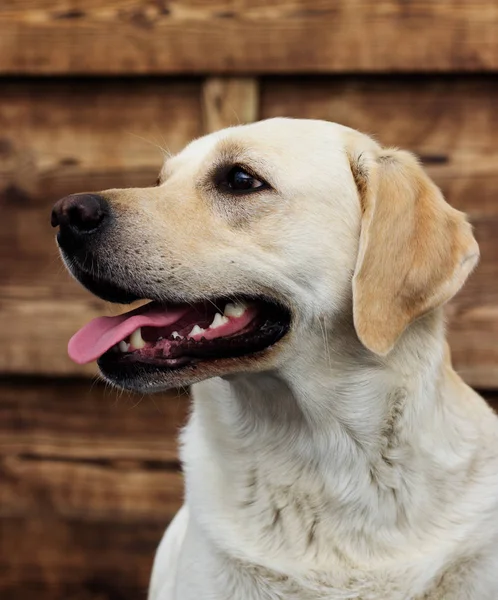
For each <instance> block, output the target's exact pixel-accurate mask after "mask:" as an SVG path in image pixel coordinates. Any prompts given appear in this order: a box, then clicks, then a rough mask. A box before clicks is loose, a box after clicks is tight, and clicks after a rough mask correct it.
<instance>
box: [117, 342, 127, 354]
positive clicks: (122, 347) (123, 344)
mask: <svg viewBox="0 0 498 600" xmlns="http://www.w3.org/2000/svg"><path fill="white" fill-rule="evenodd" d="M118 348H119V349H120V350H121V352H128V350H129V349H130V344H127V343H126V342H125V341H124V340H122V341H121V342H119V344H118Z"/></svg>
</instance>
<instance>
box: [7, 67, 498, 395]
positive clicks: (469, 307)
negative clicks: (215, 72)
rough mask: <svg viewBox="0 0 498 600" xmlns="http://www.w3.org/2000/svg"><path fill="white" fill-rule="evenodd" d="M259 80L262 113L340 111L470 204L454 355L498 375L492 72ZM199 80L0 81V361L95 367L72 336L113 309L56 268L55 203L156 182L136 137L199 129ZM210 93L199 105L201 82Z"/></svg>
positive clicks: (480, 377) (157, 159)
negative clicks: (74, 354) (478, 256)
mask: <svg viewBox="0 0 498 600" xmlns="http://www.w3.org/2000/svg"><path fill="white" fill-rule="evenodd" d="M210 85H211V86H212V88H211V91H212V89H213V87H214V88H215V89H216V86H214V84H212V83H211V84H210ZM217 85H218V84H217ZM260 86H261V102H260V108H259V109H258V110H260V112H261V116H262V117H263V118H266V117H272V116H277V115H287V116H295V117H308V118H322V119H329V120H335V121H339V122H342V123H344V124H346V125H350V126H352V127H355V128H357V129H360V130H363V131H366V132H369V133H371V134H373V135H375V136H376V137H377V139H379V140H380V141H382V142H383V143H385V144H386V145H397V146H400V147H405V148H409V149H411V150H413V151H415V152H417V153H418V154H419V155H421V156H422V158H423V160H424V162H425V163H426V165H427V168H428V170H429V173H430V174H431V175H432V176H433V178H434V179H435V181H436V182H437V183H438V184H439V185H440V186H441V187H442V189H443V191H444V193H445V194H446V197H447V198H448V200H449V201H450V203H451V204H453V205H454V206H456V207H457V208H460V209H462V210H465V211H467V212H469V214H470V216H471V218H472V220H473V222H474V225H475V227H476V234H477V237H478V240H479V242H480V244H481V250H482V260H481V264H480V266H479V268H478V270H477V272H476V273H475V274H474V275H473V276H472V278H471V279H470V281H469V283H468V285H467V286H466V287H465V288H464V291H463V292H462V294H460V296H459V297H458V298H457V301H456V303H455V304H454V305H453V307H452V308H451V310H450V317H451V319H452V322H451V326H452V330H451V332H450V333H451V342H452V346H453V348H454V353H455V363H456V366H457V368H458V369H459V370H460V371H461V372H462V374H463V375H464V376H465V378H466V379H467V380H468V381H469V382H471V383H473V384H474V385H479V386H483V387H488V386H498V371H497V367H498V336H497V335H496V334H495V332H496V327H497V324H498V314H497V306H498V288H497V285H496V283H495V282H496V281H498V272H497V271H498V262H497V260H496V257H497V256H498V236H497V235H496V232H497V231H498V222H497V218H498V202H497V198H498V174H497V171H496V166H495V165H496V164H497V161H498V149H497V145H496V139H498V117H497V113H496V110H495V105H496V98H497V97H498V82H497V81H496V80H495V78H494V77H493V78H492V77H467V78H462V77H455V78H453V77H451V78H450V77H447V78H444V79H439V78H424V79H423V80H421V79H419V78H417V77H409V78H406V77H405V78H395V79H393V78H382V77H381V78H371V77H366V78H361V77H333V78H315V77H308V78H303V77H299V78H278V79H275V78H263V80H262V81H261V84H260ZM201 89H202V88H201V81H200V80H171V81H167V82H164V81H162V80H157V81H156V80H153V81H152V80H151V81H148V80H146V81H142V80H130V81H119V80H118V81H114V82H105V83H104V82H102V81H98V80H87V81H86V80H85V81H68V82H64V81H48V80H37V81H34V82H32V83H25V82H16V81H11V82H9V83H8V84H6V85H4V88H3V89H2V95H1V96H0V131H1V132H2V133H1V134H0V151H1V152H3V155H2V156H3V157H5V160H4V161H0V201H1V203H2V207H3V208H4V210H3V213H2V216H3V218H2V220H1V221H0V327H1V328H2V331H3V332H4V336H5V339H8V340H11V343H9V344H8V345H7V344H3V345H1V346H0V371H3V372H4V373H25V372H29V373H40V374H57V373H60V374H66V375H67V374H79V375H81V374H83V373H87V374H92V373H94V372H95V368H94V367H89V368H82V367H79V366H76V365H73V364H72V363H71V362H70V361H69V360H68V359H67V357H66V345H67V340H68V339H69V337H70V336H71V335H72V334H73V333H74V331H75V330H76V329H77V328H78V327H79V326H80V325H82V324H83V323H84V322H86V321H88V320H89V319H90V318H92V317H93V316H96V315H97V314H109V313H111V314H112V313H113V312H114V313H115V311H116V310H117V308H116V307H113V308H107V307H106V306H104V304H103V303H101V302H99V301H98V300H96V299H94V298H93V297H92V296H91V295H90V294H88V293H87V292H86V291H84V290H81V289H80V288H79V286H78V285H77V284H76V283H75V282H74V281H72V280H71V279H70V278H69V276H68V275H67V274H66V273H65V272H64V269H63V268H62V266H61V265H60V261H59V259H58V256H57V251H56V248H55V244H54V241H53V231H52V230H51V228H50V227H49V226H48V215H49V212H50V208H51V206H52V204H53V202H54V201H55V200H56V199H57V197H60V196H63V195H65V194H68V193H72V192H76V191H83V190H85V189H105V188H108V187H120V186H133V185H138V186H143V185H147V184H148V183H149V182H150V183H152V182H153V181H154V179H155V177H156V174H157V172H158V169H159V166H160V163H161V160H162V155H161V151H158V150H157V148H155V147H154V146H153V145H151V144H148V143H146V142H144V141H143V140H142V139H140V138H148V139H151V141H152V142H154V143H158V144H164V143H163V142H162V137H163V134H164V137H166V141H167V142H168V145H169V146H170V147H171V150H172V151H176V150H178V149H180V148H181V147H182V146H183V145H184V144H185V143H186V142H187V141H188V140H189V139H190V138H192V137H195V136H197V135H200V134H201V132H202V130H203V128H204V126H205V122H203V120H202V114H201V105H202V104H201V100H200V98H201ZM238 89H239V90H240V89H241V88H240V87H239V88H238ZM204 93H205V97H204V105H205V104H206V94H207V92H206V88H204ZM210 93H211V92H210ZM232 93H233V95H234V96H237V97H238V98H239V99H238V100H237V102H240V103H241V105H243V104H244V99H245V95H244V94H238V92H237V93H235V92H233V89H232V90H231V91H230V90H228V91H227V89H226V88H224V91H223V92H222V93H221V97H222V99H223V100H222V103H221V105H220V106H221V109H220V111H219V113H217V115H218V116H216V119H220V122H221V119H230V116H229V110H228V109H227V108H226V107H227V106H228V105H229V103H228V102H227V101H226V98H228V97H229V96H230V95H231V94H232ZM212 97H216V95H215V94H214V93H213V94H212V95H211V96H210V98H211V100H210V102H211V104H212V106H214V105H215V104H216V102H215V101H212ZM248 105H251V106H254V103H252V102H251V103H248ZM244 110H245V109H244ZM251 110H253V109H251ZM244 114H246V113H245V112H244ZM227 115H228V116H227ZM213 122H214V121H213ZM209 127H211V126H209ZM127 132H132V133H135V134H136V135H138V136H140V137H136V136H134V135H129V134H128V133H127Z"/></svg>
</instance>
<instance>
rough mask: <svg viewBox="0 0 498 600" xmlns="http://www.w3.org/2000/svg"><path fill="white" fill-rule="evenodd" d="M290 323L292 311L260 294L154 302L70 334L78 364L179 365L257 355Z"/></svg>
mask: <svg viewBox="0 0 498 600" xmlns="http://www.w3.org/2000/svg"><path fill="white" fill-rule="evenodd" d="M289 326H290V314H289V312H288V311H287V310H286V309H285V308H283V307H281V306H279V305H277V304H276V303H274V302H271V301H268V300H266V299H261V298H259V299H249V298H237V300H226V299H220V300H212V301H202V302H197V303H194V304H170V305H163V304H159V303H156V302H151V303H149V304H146V305H144V306H142V307H140V308H138V309H135V310H132V311H130V312H128V313H125V314H123V315H119V316H117V317H99V318H97V319H94V320H93V321H91V322H90V323H89V324H88V325H86V326H85V327H83V329H81V330H80V331H78V332H77V333H76V334H75V335H74V336H73V337H72V339H71V340H70V342H69V355H70V357H71V358H72V359H73V360H74V361H75V362H77V363H79V364H84V363H88V362H91V361H94V360H98V361H99V365H100V366H101V367H102V366H103V365H106V366H111V365H112V364H115V365H116V366H118V365H120V366H123V367H124V366H125V365H126V364H129V365H130V366H132V364H143V365H146V364H148V365H154V366H156V367H163V368H167V369H178V368H181V367H184V366H187V365H189V364H193V363H196V362H200V361H212V360H217V359H223V358H231V357H240V356H245V355H249V354H254V353H257V352H259V351H262V350H264V349H266V348H268V347H270V346H272V345H273V344H275V343H276V342H277V341H278V340H279V339H280V338H282V337H283V336H284V335H285V333H286V332H287V331H288V329H289Z"/></svg>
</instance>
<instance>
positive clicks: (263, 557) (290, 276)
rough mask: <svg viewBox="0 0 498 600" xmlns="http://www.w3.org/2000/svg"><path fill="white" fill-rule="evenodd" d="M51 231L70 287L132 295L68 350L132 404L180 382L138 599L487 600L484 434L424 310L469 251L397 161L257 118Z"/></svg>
mask: <svg viewBox="0 0 498 600" xmlns="http://www.w3.org/2000/svg"><path fill="white" fill-rule="evenodd" d="M52 222H53V225H54V226H59V233H58V242H59V245H60V247H61V250H62V254H63V257H64V260H65V261H66V264H67V265H68V267H69V269H70V270H71V272H72V273H73V275H74V276H75V277H76V278H77V279H78V280H79V281H80V282H81V283H82V284H83V285H84V286H86V287H87V288H88V289H89V290H91V291H92V292H94V293H95V294H97V295H98V296H101V297H102V298H106V299H108V300H111V301H117V302H131V301H134V300H138V299H149V300H151V303H149V304H146V305H144V306H142V307H140V308H138V309H135V310H134V311H131V312H129V313H127V314H125V315H123V316H121V317H114V318H109V317H108V318H99V319H96V320H95V321H92V323H90V324H89V325H87V326H86V327H85V328H83V329H82V330H81V331H80V332H78V333H77V334H76V335H75V336H74V337H73V338H72V340H71V342H70V345H69V352H70V355H71V356H72V358H73V359H74V360H75V361H77V362H79V363H85V362H89V361H92V360H96V359H97V360H98V363H99V366H100V369H101V371H102V373H103V375H104V377H105V378H106V379H107V380H108V381H110V382H112V383H114V384H115V385H117V386H119V387H124V388H128V389H133V390H139V391H141V392H160V391H161V390H165V389H167V388H170V387H172V386H178V385H181V386H186V385H192V384H194V385H192V397H193V409H192V414H191V417H190V420H189V423H188V425H187V427H186V428H185V430H184V431H183V434H182V443H181V458H182V462H183V465H184V470H185V480H186V498H185V506H184V508H183V509H182V510H181V511H180V513H179V514H178V515H177V517H176V518H175V520H174V522H173V523H172V525H171V526H170V528H169V529H168V531H167V532H166V534H165V537H164V539H163V541H162V543H161V546H160V548H159V551H158V553H157V556H156V561H155V566H154V571H153V576H152V582H151V587H150V598H151V600H199V599H201V598H202V599H203V600H239V599H240V600H263V599H264V600H277V599H278V600H283V599H286V600H290V599H292V600H346V599H348V600H350V599H356V600H360V599H361V600H408V599H414V600H415V599H417V600H436V599H437V600H443V599H445V600H446V599H452V600H464V599H465V600H469V599H475V600H496V599H497V598H498V421H497V419H496V417H495V416H494V414H493V413H492V411H491V410H490V409H489V408H488V407H487V405H486V404H485V402H484V401H483V400H482V399H481V398H480V397H479V396H478V395H477V394H476V393H474V392H473V391H472V390H471V389H470V388H469V387H467V386H466V385H465V384H464V383H463V382H462V380H461V379H460V378H459V376H458V375H457V374H456V373H455V372H454V371H453V369H452V366H451V363H450V358H449V352H448V350H447V346H446V343H445V331H444V322H443V316H442V309H441V307H442V306H443V304H444V303H445V302H446V301H447V300H449V299H450V298H451V297H452V296H453V295H454V294H455V293H456V292H457V291H458V289H459V288H460V287H461V286H462V284H463V283H464V281H465V279H466V277H467V276H468V274H469V273H470V272H471V270H472V269H473V267H474V266H475V265H476V263H477V260H478V247H477V244H476V242H475V240H474V237H473V235H472V231H471V227H470V226H469V224H468V222H467V221H466V219H465V216H464V215H463V214H462V213H460V212H458V211H456V210H454V209H453V208H451V207H450V206H449V205H448V204H447V203H446V202H445V201H444V199H443V197H442V195H441V193H440V192H439V190H438V188H437V187H436V186H435V185H434V184H433V183H432V182H431V181H430V180H429V178H428V177H427V175H426V174H425V173H424V171H423V169H422V168H421V167H420V165H419V164H418V162H417V160H416V159H415V158H414V157H413V156H412V155H411V154H409V153H407V152H402V151H398V150H392V149H384V148H382V147H380V146H379V145H378V144H377V143H375V142H374V141H373V140H372V139H370V138H369V137H367V136H365V135H363V134H361V133H358V132H356V131H354V130H351V129H349V128H346V127H342V126H340V125H336V124H333V123H326V122H322V121H305V120H291V119H273V120H269V121H263V122H260V123H256V124H253V125H248V126H241V127H234V128H231V129H227V130H223V131H220V132H218V133H215V134H212V135H209V136H207V137H204V138H201V139H198V140H196V141H194V142H193V143H191V144H190V145H189V146H187V148H186V149H185V150H183V151H182V152H181V153H180V154H178V155H177V156H174V157H172V158H170V159H168V160H166V162H165V164H164V166H163V168H162V171H161V173H160V177H159V180H158V183H157V186H156V187H150V188H146V189H126V190H119V189H114V190H108V191H105V192H100V193H98V194H79V195H73V196H69V197H67V198H64V199H62V200H60V201H59V202H58V203H57V205H56V206H55V207H54V211H53V215H52Z"/></svg>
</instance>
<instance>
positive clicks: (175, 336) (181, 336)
mask: <svg viewBox="0 0 498 600" xmlns="http://www.w3.org/2000/svg"><path fill="white" fill-rule="evenodd" d="M171 335H172V336H173V339H174V340H183V335H180V334H179V333H178V331H173V333H172V334H171Z"/></svg>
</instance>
